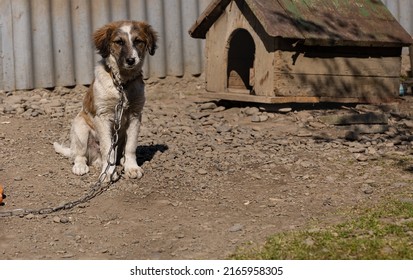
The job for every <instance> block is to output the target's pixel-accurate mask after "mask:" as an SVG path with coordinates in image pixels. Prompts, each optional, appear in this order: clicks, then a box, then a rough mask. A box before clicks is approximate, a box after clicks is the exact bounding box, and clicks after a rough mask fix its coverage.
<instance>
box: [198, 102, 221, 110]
mask: <svg viewBox="0 0 413 280" xmlns="http://www.w3.org/2000/svg"><path fill="white" fill-rule="evenodd" d="M217 107H218V106H217V104H215V103H213V102H208V103H204V104H201V107H200V109H201V110H214V109H216V108H217Z"/></svg>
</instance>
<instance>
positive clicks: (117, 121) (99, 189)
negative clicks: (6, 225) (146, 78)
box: [0, 83, 126, 218]
mask: <svg viewBox="0 0 413 280" xmlns="http://www.w3.org/2000/svg"><path fill="white" fill-rule="evenodd" d="M116 84H117V85H116V88H117V90H118V91H119V93H120V99H119V102H118V103H117V104H116V106H115V117H114V122H113V130H114V132H113V135H112V140H111V145H110V149H109V152H108V158H107V165H106V168H105V170H104V171H103V172H102V173H101V174H100V175H99V178H98V180H97V182H96V183H95V184H94V185H93V186H92V188H91V189H90V190H89V192H88V193H87V194H85V195H84V196H82V197H80V198H78V199H76V200H73V201H69V202H66V203H63V204H61V205H58V206H56V207H45V208H41V209H24V208H18V209H13V210H9V211H2V212H0V218H3V217H24V216H27V215H29V214H32V215H44V214H51V213H54V212H58V211H61V210H69V209H72V208H74V207H75V206H77V205H79V204H83V203H86V202H88V201H90V200H92V199H93V198H95V197H96V196H98V195H100V194H101V193H103V192H104V191H106V190H107V189H108V188H109V186H110V185H111V184H112V183H113V181H112V179H110V180H109V181H108V182H107V183H106V184H104V183H105V180H106V178H107V176H112V175H113V174H108V171H109V168H110V167H111V166H114V165H116V146H117V145H118V140H119V130H120V128H121V125H122V116H123V110H124V108H125V107H124V106H125V102H126V94H125V91H124V89H123V86H122V84H120V83H116ZM112 153H114V162H112V161H111V160H110V158H111V155H112Z"/></svg>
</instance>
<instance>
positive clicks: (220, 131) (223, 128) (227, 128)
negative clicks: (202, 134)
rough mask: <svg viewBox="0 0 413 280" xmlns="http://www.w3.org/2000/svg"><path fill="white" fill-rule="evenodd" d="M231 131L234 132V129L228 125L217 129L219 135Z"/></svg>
mask: <svg viewBox="0 0 413 280" xmlns="http://www.w3.org/2000/svg"><path fill="white" fill-rule="evenodd" d="M231 130H232V127H231V126H229V125H227V124H224V125H220V126H218V127H217V132H218V133H224V132H230V131H231Z"/></svg>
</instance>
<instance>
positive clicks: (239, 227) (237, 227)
mask: <svg viewBox="0 0 413 280" xmlns="http://www.w3.org/2000/svg"><path fill="white" fill-rule="evenodd" d="M243 229H244V225H242V224H235V225H233V226H232V227H230V229H229V231H230V232H237V231H241V230H243Z"/></svg>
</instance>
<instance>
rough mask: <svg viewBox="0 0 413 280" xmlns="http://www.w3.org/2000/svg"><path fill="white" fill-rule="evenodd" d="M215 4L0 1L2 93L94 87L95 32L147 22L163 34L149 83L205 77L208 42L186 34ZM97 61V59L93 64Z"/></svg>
mask: <svg viewBox="0 0 413 280" xmlns="http://www.w3.org/2000/svg"><path fill="white" fill-rule="evenodd" d="M209 2H210V0H0V90H6V91H9V90H15V89H31V88H42V87H46V88H47V87H54V86H73V85H75V84H90V83H91V82H92V80H93V65H94V64H95V62H96V60H97V59H99V57H98V55H96V54H95V53H96V52H95V50H94V48H93V46H92V42H91V36H92V32H93V31H94V30H96V29H97V28H98V27H100V26H102V25H104V24H105V23H107V22H110V21H113V20H121V19H134V20H146V21H148V22H149V23H150V24H151V25H152V26H153V27H154V28H155V29H156V30H157V31H158V32H159V37H160V40H159V44H158V45H159V48H158V50H157V52H156V54H155V56H153V57H150V56H148V61H147V63H145V69H144V72H145V77H165V76H168V75H172V76H183V75H185V74H192V75H198V74H201V72H202V68H203V65H202V63H203V42H202V41H199V40H194V39H192V38H190V37H189V35H187V34H188V33H187V30H188V29H189V27H190V26H191V25H192V24H193V22H194V21H195V20H196V18H197V17H198V15H199V14H200V13H201V12H202V11H203V10H204V9H205V8H206V6H207V5H208V4H209ZM91 58H93V59H91Z"/></svg>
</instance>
